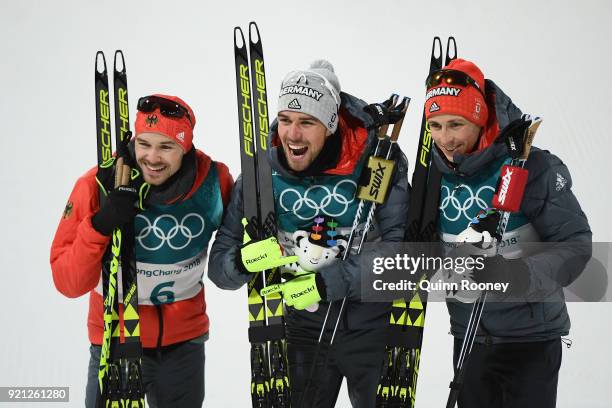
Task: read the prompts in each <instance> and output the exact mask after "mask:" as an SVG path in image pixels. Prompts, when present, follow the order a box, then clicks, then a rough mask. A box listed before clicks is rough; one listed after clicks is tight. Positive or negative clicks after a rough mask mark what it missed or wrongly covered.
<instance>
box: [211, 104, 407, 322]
mask: <svg viewBox="0 0 612 408" xmlns="http://www.w3.org/2000/svg"><path fill="white" fill-rule="evenodd" d="M341 98H342V102H341V110H340V115H341V116H342V117H344V118H345V119H348V120H350V121H351V122H352V123H359V124H360V127H364V128H367V126H368V125H370V123H371V118H370V117H369V116H368V115H366V114H365V113H364V112H363V107H364V106H365V102H363V101H361V100H359V99H357V98H355V97H353V96H351V95H349V94H346V93H342V94H341ZM276 130H277V123H276V122H275V123H273V124H272V126H271V131H270V134H269V137H268V145H269V146H273V143H272V141H273V139H274V137H275V135H276ZM375 141H376V135H375V132H374V131H373V130H372V131H369V132H368V144H367V146H366V148H365V149H364V151H363V152H362V153H361V156H360V158H359V160H358V162H357V163H356V164H355V167H354V171H361V168H362V166H363V165H364V163H365V160H366V159H367V157H368V156H369V155H370V154H371V151H372V149H373V147H374V144H375ZM279 148H280V147H272V148H271V149H269V154H268V159H269V160H270V163H271V166H272V169H273V171H274V172H278V173H279V174H280V175H282V176H283V178H284V179H289V180H290V179H291V178H297V177H298V176H296V175H295V174H293V173H291V172H290V171H289V170H288V169H286V168H285V167H284V166H283V165H282V164H281V163H280V162H279V156H278V151H277V149H279ZM395 157H396V168H395V173H394V179H393V182H392V187H391V190H390V192H389V195H388V198H387V200H386V202H385V203H384V204H383V205H380V206H378V207H377V209H376V211H375V230H374V231H371V233H370V234H369V235H368V240H370V239H374V238H377V239H381V240H382V241H388V242H392V241H394V242H399V241H402V239H403V235H404V228H405V221H406V216H407V210H408V199H409V184H408V177H407V171H408V163H407V160H406V158H405V156H404V154H403V153H402V152H401V150H400V149H399V148H398V149H396V155H395ZM314 177H315V178H325V177H326V175H325V174H320V175H315V176H314ZM277 199H278V197H277ZM242 203H243V200H242V177H239V178H238V180H237V181H236V183H235V185H234V190H233V192H232V198H231V201H230V204H229V206H228V208H227V210H226V214H225V218H224V221H223V225H222V226H221V228H220V229H219V230H218V232H217V236H216V239H215V242H214V244H213V246H212V248H211V251H210V257H209V263H208V277H209V278H210V280H212V281H213V282H214V283H215V284H216V285H217V286H218V287H220V288H222V289H232V290H235V289H238V288H240V287H242V286H243V285H244V284H245V283H247V282H248V281H249V280H250V279H251V277H252V275H250V274H245V273H242V272H241V271H240V270H239V269H238V268H237V267H236V257H237V256H239V247H240V245H241V244H242V235H243V227H242V224H241V219H242V217H243V206H242ZM277 206H278V203H277ZM372 252H373V250H372V251H368V250H366V251H363V252H362V253H361V254H360V255H355V254H353V255H351V257H350V258H349V259H348V260H347V261H345V262H342V261H337V262H335V263H334V264H332V265H329V266H327V267H324V268H322V269H321V270H319V273H320V275H321V277H322V278H323V281H324V283H325V291H326V294H327V296H326V300H327V301H337V300H340V299H342V298H343V297H347V298H348V302H347V306H346V314H345V319H344V324H343V326H342V327H344V328H350V329H364V328H375V327H384V326H386V325H387V322H388V319H389V311H390V304H389V303H362V302H360V298H361V274H362V273H363V271H362V267H361V260H362V259H364V257H371V256H373V255H372ZM288 309H289V310H288V315H287V316H286V319H287V322H288V326H294V327H296V326H299V327H301V328H307V329H313V330H319V329H320V328H321V324H322V321H323V318H324V316H325V312H326V310H327V302H322V303H321V307H319V310H318V311H317V312H315V313H310V312H305V311H297V310H295V309H293V308H288ZM332 315H333V313H332Z"/></svg>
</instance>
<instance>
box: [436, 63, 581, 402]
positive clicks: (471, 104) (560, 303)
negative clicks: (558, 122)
mask: <svg viewBox="0 0 612 408" xmlns="http://www.w3.org/2000/svg"><path fill="white" fill-rule="evenodd" d="M427 83H428V90H427V91H428V92H427V99H426V103H425V114H426V116H427V120H428V124H429V129H430V130H431V135H432V138H433V140H434V142H435V146H436V148H435V149H434V150H433V154H434V156H433V159H434V163H435V166H437V167H438V169H440V171H441V172H442V183H441V194H440V212H439V223H438V228H439V232H440V234H441V239H442V240H443V241H444V242H446V243H450V242H455V241H456V239H457V236H458V235H459V234H460V233H461V232H462V231H463V230H464V229H465V228H466V226H467V224H468V223H469V222H470V220H471V219H472V218H473V217H474V216H476V215H477V214H478V212H479V211H481V210H483V209H485V208H486V207H489V206H491V202H492V198H493V193H494V191H495V189H496V182H497V179H498V177H499V175H500V169H501V166H502V165H503V164H508V163H509V162H510V158H509V155H508V152H507V148H506V145H505V144H504V142H503V140H502V139H503V133H504V132H509V131H512V130H511V129H512V128H513V127H517V124H518V125H520V122H517V120H518V121H520V120H524V119H521V112H520V110H519V109H518V108H517V107H516V106H515V105H514V104H513V103H512V101H511V100H510V98H509V97H508V96H506V95H505V94H504V93H503V92H502V91H501V90H500V89H499V88H498V87H497V86H496V85H495V84H494V83H493V82H492V81H490V80H486V81H485V79H484V75H483V74H482V72H481V71H480V69H479V68H478V67H477V66H476V65H474V64H473V63H471V62H469V61H465V60H462V59H457V60H454V61H452V62H451V63H450V64H449V65H448V66H446V67H445V69H444V70H442V71H439V72H437V73H434V74H432V75H431V76H430V77H429V78H428V81H427ZM510 124H512V125H511V126H509V125H510ZM518 128H522V129H524V127H521V126H518ZM500 130H501V131H500ZM526 168H527V169H528V171H529V177H528V181H527V185H526V190H525V193H524V197H523V200H522V203H521V206H520V211H519V212H517V213H513V214H512V215H511V217H510V221H509V224H508V227H507V229H506V233H505V234H504V236H503V237H502V238H501V247H502V248H501V251H500V254H499V255H497V256H493V257H489V258H487V259H486V261H485V265H484V268H482V270H480V271H476V272H475V273H474V276H473V279H474V280H475V281H477V282H480V283H482V282H492V281H497V282H507V283H510V287H509V289H508V292H507V293H504V294H501V293H492V294H491V295H492V301H488V302H487V303H486V306H485V308H484V312H483V314H482V319H481V324H480V326H479V331H478V334H477V338H476V344H475V345H474V348H473V350H472V353H471V356H470V360H469V361H468V363H467V367H466V374H465V378H464V384H463V388H462V392H461V394H460V397H459V407H469V408H477V407H487V408H492V407H502V406H503V407H522V408H524V407H538V408H544V407H554V406H555V403H556V391H557V380H558V372H559V367H560V364H561V336H564V335H567V334H568V333H569V328H570V320H569V316H568V313H567V309H566V305H565V301H564V297H563V291H562V289H563V287H564V286H567V285H569V284H570V283H571V282H572V281H573V280H575V279H576V277H577V276H578V275H579V274H580V273H581V272H582V270H583V268H584V266H585V264H586V262H587V261H588V260H589V258H590V256H591V235H592V234H591V230H590V227H589V224H588V222H587V218H586V216H585V214H584V213H583V212H582V210H581V209H580V205H579V203H578V201H577V200H576V197H575V196H574V195H573V193H572V191H571V186H572V179H571V177H570V174H569V171H568V169H567V167H566V166H565V165H564V164H563V162H562V161H561V160H560V159H559V158H558V157H556V156H554V155H553V154H551V153H549V152H548V151H544V150H539V149H537V148H532V150H531V153H530V155H529V157H528V159H527V163H526ZM538 242H542V243H550V244H548V245H547V246H546V247H545V248H542V244H540V245H536V244H534V243H538ZM553 243H556V244H553ZM559 243H560V244H559ZM489 299H491V296H490V297H489ZM495 300H497V302H495ZM447 305H448V310H449V313H450V317H451V332H452V334H453V336H454V337H455V353H454V354H455V358H454V360H455V364H456V363H457V359H458V354H459V350H460V348H461V343H462V339H463V338H464V336H465V332H466V324H467V322H468V320H469V317H470V312H471V310H472V305H471V304H466V303H462V302H459V301H457V300H454V299H451V300H449V301H448V302H447Z"/></svg>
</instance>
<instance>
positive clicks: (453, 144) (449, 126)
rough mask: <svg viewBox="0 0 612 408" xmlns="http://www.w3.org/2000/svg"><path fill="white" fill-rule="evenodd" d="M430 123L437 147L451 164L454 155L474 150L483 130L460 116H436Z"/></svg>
mask: <svg viewBox="0 0 612 408" xmlns="http://www.w3.org/2000/svg"><path fill="white" fill-rule="evenodd" d="M428 123H429V130H430V131H431V137H432V138H433V140H434V142H435V143H436V146H438V148H439V149H440V151H441V152H442V153H443V154H444V156H446V159H447V160H448V161H450V162H451V163H452V162H453V155H455V154H462V155H463V154H467V153H471V152H472V151H473V150H474V148H475V147H476V142H477V141H478V136H479V135H480V131H481V129H482V128H481V127H480V126H477V125H475V124H473V123H472V122H470V121H469V120H467V119H465V118H464V117H463V116H459V115H436V116H433V117H431V118H430V119H429V121H428Z"/></svg>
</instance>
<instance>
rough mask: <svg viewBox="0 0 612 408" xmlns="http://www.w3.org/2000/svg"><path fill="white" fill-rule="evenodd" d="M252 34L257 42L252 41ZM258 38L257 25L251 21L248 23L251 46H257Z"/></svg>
mask: <svg viewBox="0 0 612 408" xmlns="http://www.w3.org/2000/svg"><path fill="white" fill-rule="evenodd" d="M253 33H255V35H256V37H257V40H256V41H255V40H254V36H253ZM260 38H261V37H260V36H259V27H257V23H256V22H254V21H251V22H250V23H249V41H250V42H251V44H257V43H259V41H260Z"/></svg>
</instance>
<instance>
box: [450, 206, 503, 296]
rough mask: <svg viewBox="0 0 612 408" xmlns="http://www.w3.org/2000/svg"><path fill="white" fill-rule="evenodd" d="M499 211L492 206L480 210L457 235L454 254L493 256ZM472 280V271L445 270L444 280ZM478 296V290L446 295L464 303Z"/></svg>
mask: <svg viewBox="0 0 612 408" xmlns="http://www.w3.org/2000/svg"><path fill="white" fill-rule="evenodd" d="M499 220H500V212H499V211H498V210H496V209H493V208H487V209H485V210H482V211H480V212H479V213H478V214H477V215H476V216H475V217H474V218H473V219H472V220H471V221H470V222H469V224H468V226H467V228H466V229H465V230H463V231H462V232H461V233H460V234H459V235H457V238H456V243H457V248H456V250H455V256H470V255H471V256H485V257H488V256H495V254H496V251H497V243H498V242H499V236H498V234H497V227H498V225H499ZM465 279H467V280H470V281H473V276H472V271H471V270H469V271H465V272H463V273H458V272H456V271H454V270H446V271H445V281H446V282H453V283H457V284H460V283H461V281H462V280H465ZM479 296H480V292H479V291H467V290H458V291H456V292H453V293H447V297H449V298H453V299H457V300H459V301H461V302H464V303H471V302H473V301H474V300H476V299H477V298H478V297H479Z"/></svg>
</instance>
